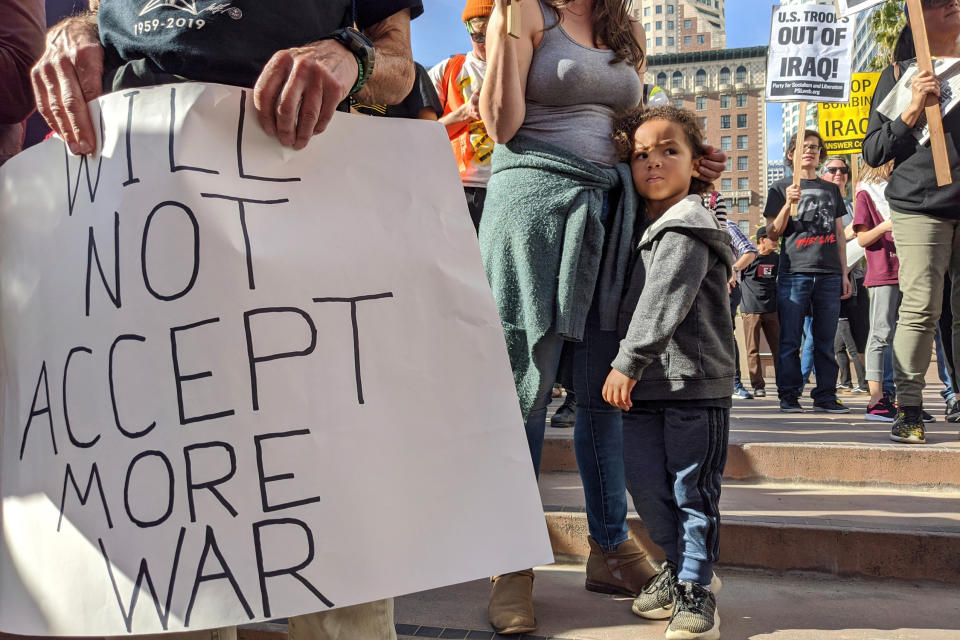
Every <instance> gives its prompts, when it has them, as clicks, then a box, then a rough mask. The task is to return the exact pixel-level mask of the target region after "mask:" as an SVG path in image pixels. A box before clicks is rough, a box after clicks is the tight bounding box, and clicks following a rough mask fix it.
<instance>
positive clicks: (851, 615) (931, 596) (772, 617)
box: [396, 565, 960, 640]
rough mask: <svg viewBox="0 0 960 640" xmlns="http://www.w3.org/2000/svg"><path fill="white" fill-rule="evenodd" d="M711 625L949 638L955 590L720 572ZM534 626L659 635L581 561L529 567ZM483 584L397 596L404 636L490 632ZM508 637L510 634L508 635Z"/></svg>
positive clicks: (594, 636)
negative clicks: (598, 585) (592, 583)
mask: <svg viewBox="0 0 960 640" xmlns="http://www.w3.org/2000/svg"><path fill="white" fill-rule="evenodd" d="M720 575H721V577H722V579H723V589H722V591H721V593H720V594H719V596H718V608H719V612H720V618H721V625H720V629H721V632H722V634H723V638H725V639H727V640H748V639H750V640H761V639H762V640H956V639H957V638H958V637H960V598H957V597H956V590H951V589H945V588H943V586H942V585H933V584H929V583H912V582H905V581H876V580H856V579H838V578H835V577H833V576H824V575H816V574H793V573H791V574H782V573H770V572H760V571H749V570H734V569H723V570H721V571H720ZM536 576H537V577H536V580H535V581H534V606H535V609H536V614H537V622H538V624H539V626H538V628H537V630H536V631H535V632H534V633H533V634H530V635H526V636H523V638H525V639H527V640H547V639H549V638H553V639H554V640H655V639H656V640H661V639H662V638H663V633H664V629H665V627H666V621H653V620H643V619H641V618H638V617H637V616H635V615H633V614H632V613H631V612H630V604H631V600H630V599H629V598H619V597H615V596H606V595H600V594H596V593H590V592H588V591H586V590H585V589H584V588H583V581H584V569H583V567H582V566H570V565H551V566H549V567H541V568H538V569H537V570H536ZM489 594H490V583H489V581H486V580H477V581H474V582H468V583H465V584H461V585H456V586H453V587H447V588H444V589H436V590H433V591H425V592H423V593H418V594H413V595H409V596H404V597H402V598H398V599H397V601H396V619H397V623H398V631H400V632H401V637H405V638H469V639H478V640H479V639H482V640H494V638H495V637H499V636H494V635H493V633H492V632H491V630H490V627H489V625H488V624H487V618H486V605H487V598H488V597H489ZM513 637H515V638H516V637H517V636H513Z"/></svg>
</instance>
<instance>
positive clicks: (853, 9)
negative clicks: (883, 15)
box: [837, 0, 887, 16]
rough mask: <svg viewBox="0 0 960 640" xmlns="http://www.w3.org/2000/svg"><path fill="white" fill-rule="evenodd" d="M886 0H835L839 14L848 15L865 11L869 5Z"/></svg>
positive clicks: (875, 4) (872, 5)
mask: <svg viewBox="0 0 960 640" xmlns="http://www.w3.org/2000/svg"><path fill="white" fill-rule="evenodd" d="M886 1H887V0H837V6H838V7H840V15H842V16H849V15H852V14H854V13H857V12H858V11H865V10H867V9H869V8H870V7H875V6H877V5H878V4H883V3H884V2H886Z"/></svg>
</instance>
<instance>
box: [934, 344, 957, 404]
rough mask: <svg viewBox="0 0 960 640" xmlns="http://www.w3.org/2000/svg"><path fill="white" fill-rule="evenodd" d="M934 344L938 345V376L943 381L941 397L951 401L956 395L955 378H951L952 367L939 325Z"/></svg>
mask: <svg viewBox="0 0 960 640" xmlns="http://www.w3.org/2000/svg"><path fill="white" fill-rule="evenodd" d="M933 339H934V345H936V347H937V376H938V377H939V378H940V382H942V383H943V389H941V390H940V397H941V398H943V399H944V401H945V402H947V403H949V402H950V401H951V400H953V398H954V396H955V395H956V394H955V393H954V392H953V380H951V379H950V367H948V366H947V356H946V354H945V352H944V350H943V338H941V337H940V326H939V325H937V332H936V333H935V334H934V337H933Z"/></svg>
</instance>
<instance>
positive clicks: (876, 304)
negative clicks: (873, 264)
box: [864, 284, 901, 382]
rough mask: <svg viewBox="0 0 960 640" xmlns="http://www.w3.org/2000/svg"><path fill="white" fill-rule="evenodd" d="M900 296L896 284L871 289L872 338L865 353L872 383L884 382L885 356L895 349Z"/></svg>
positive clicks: (868, 375)
mask: <svg viewBox="0 0 960 640" xmlns="http://www.w3.org/2000/svg"><path fill="white" fill-rule="evenodd" d="M900 296H901V294H900V286H899V285H896V284H885V285H881V286H878V287H870V338H869V340H868V341H867V350H866V352H865V353H864V356H865V357H866V360H867V380H868V381H870V382H883V355H884V353H885V352H886V350H887V349H892V348H893V334H894V331H895V330H896V328H897V310H898V309H899V308H900Z"/></svg>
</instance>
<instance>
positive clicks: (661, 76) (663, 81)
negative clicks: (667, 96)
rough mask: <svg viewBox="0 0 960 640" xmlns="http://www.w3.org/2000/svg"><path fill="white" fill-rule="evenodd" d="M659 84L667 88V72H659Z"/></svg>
mask: <svg viewBox="0 0 960 640" xmlns="http://www.w3.org/2000/svg"><path fill="white" fill-rule="evenodd" d="M657 86H658V87H661V88H666V86H667V74H666V73H665V72H663V71H661V72H660V73H658V74H657Z"/></svg>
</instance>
